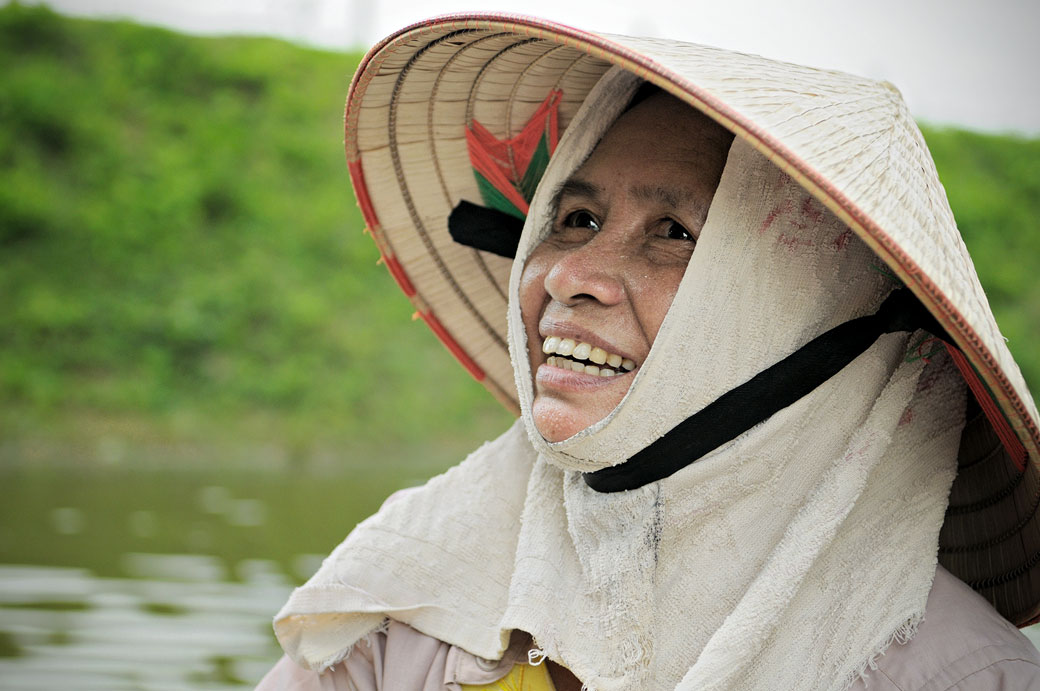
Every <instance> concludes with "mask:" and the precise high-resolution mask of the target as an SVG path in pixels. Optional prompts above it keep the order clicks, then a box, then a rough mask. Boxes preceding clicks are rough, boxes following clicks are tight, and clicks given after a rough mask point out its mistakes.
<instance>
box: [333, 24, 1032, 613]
mask: <svg viewBox="0 0 1040 691" xmlns="http://www.w3.org/2000/svg"><path fill="white" fill-rule="evenodd" d="M612 65H617V66H620V67H621V68H623V69H626V70H628V71H630V72H633V73H635V74H636V75H637V76H639V77H641V78H643V79H645V80H647V81H650V82H652V83H654V84H656V85H658V86H659V87H661V88H662V89H664V90H665V91H667V92H669V93H671V94H673V95H675V96H676V97H678V98H680V99H681V100H683V101H685V102H687V103H689V104H690V105H691V106H693V107H695V108H697V109H698V110H700V111H701V112H703V113H705V114H706V115H708V116H709V117H711V118H712V119H714V120H715V121H717V122H718V123H720V124H721V125H722V126H724V127H726V128H727V129H729V130H730V131H732V132H734V134H735V135H736V136H738V137H740V138H742V139H744V140H745V141H747V142H748V143H749V144H750V145H751V146H753V147H754V148H755V149H756V150H758V151H759V152H761V153H762V154H764V155H765V156H766V157H768V158H769V159H770V160H771V161H772V162H773V163H775V164H776V165H777V166H778V167H780V168H781V169H782V170H784V171H785V172H786V173H787V174H789V175H790V176H791V177H793V178H794V179H795V180H797V181H798V182H799V183H800V184H801V185H802V186H803V187H805V189H806V190H808V191H809V192H810V193H811V194H812V195H813V196H814V197H816V198H817V199H819V200H820V202H821V203H823V204H824V205H825V206H826V207H827V208H828V209H830V210H831V211H832V212H833V213H834V214H835V215H836V216H837V217H839V218H840V219H841V220H842V221H844V222H845V223H846V224H847V225H848V226H849V228H850V229H851V230H852V231H853V232H854V233H855V234H856V235H858V236H859V237H860V238H861V239H862V240H863V241H864V242H865V243H866V244H867V245H868V246H869V247H870V248H871V249H872V250H873V251H874V252H875V253H876V254H877V256H878V258H879V259H880V260H881V261H882V262H883V263H884V265H885V266H886V267H887V270H890V271H891V272H892V273H893V274H894V275H895V276H897V277H898V278H899V279H900V280H901V281H902V282H903V283H904V284H906V285H907V286H908V287H909V288H910V289H911V290H912V291H913V293H914V294H915V295H916V296H917V297H918V299H919V300H920V301H921V302H922V303H923V304H924V305H925V306H926V307H927V309H928V310H929V311H930V312H931V313H932V314H933V315H934V316H935V318H936V319H937V320H938V321H939V323H940V324H941V325H942V326H943V327H944V328H945V330H946V332H947V334H948V336H949V338H950V339H951V340H952V342H953V343H952V344H953V345H955V346H956V348H957V349H959V351H960V353H963V359H964V361H963V362H962V363H961V364H962V370H963V371H965V372H967V373H968V375H969V376H968V377H966V378H968V379H969V382H970V383H972V384H973V386H974V388H973V393H974V394H975V395H976V398H978V400H979V403H980V404H981V406H982V408H983V410H984V411H985V412H986V413H987V414H986V415H982V414H980V415H977V416H975V417H974V419H972V420H969V423H968V425H967V427H966V429H965V436H964V439H963V441H962V445H961V466H962V469H961V471H960V473H959V475H958V480H957V482H956V483H955V484H954V488H953V491H952V493H951V509H950V511H949V512H948V514H947V519H946V522H945V524H944V527H943V533H942V536H941V546H940V559H941V561H942V562H943V563H944V565H945V566H947V568H949V569H950V570H951V571H953V572H954V573H955V574H957V575H958V576H959V577H960V578H961V579H962V580H964V581H966V582H968V583H969V584H971V585H973V587H975V588H976V590H978V591H979V592H981V593H982V594H983V595H985V596H986V597H987V598H988V599H990V601H991V602H993V603H994V605H995V606H996V607H997V608H998V609H999V610H1000V611H1001V613H1002V614H1004V616H1006V617H1007V618H1008V619H1010V620H1011V621H1013V622H1015V623H1018V624H1025V623H1029V622H1032V621H1033V620H1035V619H1036V618H1037V617H1038V615H1040V573H1036V574H1034V571H1035V567H1036V566H1037V564H1040V523H1038V521H1037V520H1036V513H1037V509H1038V506H1040V471H1038V465H1037V463H1038V459H1040V426H1038V419H1040V416H1038V414H1037V410H1036V405H1035V403H1034V401H1033V399H1032V397H1031V396H1030V395H1029V392H1028V389H1027V387H1026V384H1025V381H1024V379H1023V378H1022V375H1021V373H1020V371H1019V369H1018V366H1017V365H1016V363H1015V362H1014V359H1013V358H1012V356H1011V353H1010V351H1009V350H1008V349H1007V346H1006V345H1005V343H1004V341H1003V339H1002V338H1001V336H1000V332H999V330H998V328H997V325H996V322H995V320H994V318H993V315H992V312H991V310H990V308H989V305H988V301H987V300H986V297H985V294H984V292H983V289H982V286H981V284H980V283H979V281H978V278H977V276H976V274H975V271H974V268H973V266H972V264H971V260H970V257H969V256H968V252H967V249H966V248H965V246H964V244H963V242H962V241H961V238H960V234H959V232H958V231H957V227H956V224H955V222H954V219H953V215H952V212H951V211H950V208H949V204H948V202H947V200H946V197H945V192H944V191H943V188H942V185H941V184H940V182H939V180H938V176H937V174H936V172H935V167H934V164H933V163H932V160H931V156H930V155H929V153H928V150H927V147H926V146H925V143H924V140H923V138H922V137H921V134H920V131H919V130H918V128H917V125H916V124H915V122H914V120H913V118H912V117H911V115H910V113H909V112H908V111H907V109H906V107H905V105H904V103H903V101H902V98H901V97H900V96H899V94H898V92H897V91H896V90H895V89H894V87H892V86H891V85H889V84H886V83H881V82H875V81H872V80H868V79H864V78H860V77H856V76H852V75H848V74H844V73H839V72H833V71H826V70H817V69H812V68H807V67H802V66H798V65H791V64H787V63H782V62H777V61H773V60H767V59H765V58H761V57H758V56H754V55H747V54H741V53H733V52H729V51H724V50H719V49H715V48H709V47H704V46H696V45H691V44H684V43H679V42H674V41H664V40H659V39H640V38H631V37H625V36H606V35H597V34H592V33H588V32H584V31H580V30H577V29H574V28H571V27H567V26H564V25H560V24H555V23H552V22H548V21H543V20H539V19H534V18H530V17H523V16H517V15H502V14H456V15H448V16H444V17H439V18H435V19H431V20H429V21H426V22H422V23H420V24H415V25H412V26H409V27H406V28H405V29H402V30H401V31H399V32H397V33H395V34H394V35H392V36H390V37H388V38H387V39H385V40H384V41H383V42H381V43H380V44H378V45H377V46H375V47H374V48H373V49H372V50H371V51H370V52H369V53H368V54H367V55H366V57H365V58H364V60H363V61H362V63H361V65H360V67H359V69H358V71H357V73H356V75H355V77H354V80H353V82H352V84H351V88H350V94H349V96H348V99H347V106H346V153H347V161H348V165H349V168H350V174H351V179H352V181H353V184H354V189H355V191H356V193H357V198H358V202H359V205H360V207H361V210H362V213H363V215H364V218H365V221H366V224H367V225H368V230H369V231H370V232H371V234H372V236H373V238H374V239H375V241H376V243H377V245H378V246H379V250H380V252H381V254H382V257H383V261H384V262H385V264H386V266H387V268H388V269H389V271H390V273H391V275H392V276H393V277H394V279H395V280H396V282H397V283H398V285H399V286H400V287H401V289H402V290H403V291H404V292H405V294H406V295H407V296H408V297H409V298H410V299H411V300H412V302H413V303H414V304H415V307H416V309H417V312H418V315H419V316H420V317H421V318H422V319H423V320H424V321H425V322H426V323H427V324H428V325H429V326H430V328H431V329H432V330H433V331H434V333H435V334H436V335H437V337H438V338H439V339H440V340H441V341H442V342H443V343H444V344H445V345H446V346H447V347H448V349H449V350H450V351H451V352H452V354H453V355H455V357H456V358H457V359H458V360H459V361H460V362H461V363H462V364H463V366H464V367H465V368H466V369H467V371H469V373H470V374H471V375H472V376H474V377H475V378H476V379H477V380H478V381H480V382H481V383H482V384H483V385H484V386H485V387H487V388H488V389H489V390H490V391H491V392H492V394H494V395H495V396H496V398H498V399H499V400H500V401H501V402H502V403H503V404H504V405H506V406H507V407H508V408H510V409H511V410H513V411H516V410H517V409H518V405H517V401H516V392H515V387H514V385H513V370H512V366H511V364H510V359H509V352H508V346H507V339H506V303H507V292H506V286H507V285H508V278H509V271H510V267H511V262H510V261H509V260H508V259H505V258H502V257H499V256H495V255H492V254H490V253H486V252H482V251H479V250H475V249H472V248H469V247H464V246H461V245H458V244H456V243H455V242H454V241H453V240H452V238H451V236H450V235H449V233H448V229H447V218H448V215H449V214H450V212H451V210H452V209H453V208H454V207H455V206H456V205H457V204H458V203H459V202H460V201H463V200H467V201H471V202H476V203H479V202H480V199H481V197H480V192H479V190H478V187H477V182H476V180H475V178H474V175H473V169H472V167H471V164H470V160H469V156H468V153H467V148H466V134H465V132H466V127H467V126H472V124H473V123H474V121H476V122H479V123H480V124H481V125H483V126H484V127H486V128H488V129H489V130H490V131H491V132H492V133H494V134H495V136H497V137H499V138H502V139H505V138H508V137H510V136H512V135H513V134H515V133H516V132H517V131H519V130H520V129H521V128H522V127H523V126H524V124H525V123H526V122H527V120H528V118H529V117H530V116H531V113H532V112H534V111H535V109H537V108H538V107H539V105H541V104H542V102H543V101H544V99H545V98H546V95H547V94H548V93H549V92H550V91H551V90H554V89H556V90H560V91H561V92H562V96H561V98H560V102H559V114H558V122H559V129H560V131H561V132H562V131H563V130H565V129H566V127H567V124H568V123H569V122H570V119H571V117H573V115H574V113H575V112H576V110H577V108H578V107H579V106H580V104H581V103H582V101H583V100H584V98H585V95H586V94H587V93H588V92H589V90H591V88H592V87H593V85H594V84H595V83H596V81H597V80H598V79H599V77H600V76H601V75H602V74H603V73H604V72H605V71H606V70H607V69H609V68H610V67H611V66H612ZM972 373H974V374H975V375H977V376H972ZM910 460H912V459H910Z"/></svg>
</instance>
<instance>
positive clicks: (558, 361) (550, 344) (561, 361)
mask: <svg viewBox="0 0 1040 691" xmlns="http://www.w3.org/2000/svg"><path fill="white" fill-rule="evenodd" d="M542 352H543V353H545V354H546V355H550V356H552V355H554V354H555V355H564V356H569V357H571V358H573V359H574V360H587V361H589V363H591V364H590V365H589V369H595V370H596V371H595V372H589V374H595V375H597V376H603V377H612V376H614V375H616V374H620V373H622V372H631V371H632V370H634V369H635V368H636V363H635V362H634V361H633V360H630V359H628V358H623V357H621V356H620V355H617V354H616V353H608V352H607V351H606V350H604V349H603V348H600V347H599V346H594V345H592V344H591V343H585V342H578V341H575V340H574V339H573V338H561V337H560V336H548V337H546V339H545V340H544V341H543V342H542ZM546 362H547V363H548V364H549V365H551V366H553V367H561V368H563V369H572V370H573V371H575V372H585V371H587V369H586V363H585V362H581V363H574V362H573V361H572V360H567V359H566V358H562V357H560V358H558V357H549V358H548V359H547V360H546ZM575 364H577V365H578V366H577V367H575V366H574V365H575ZM592 365H597V366H596V367H593V366H592ZM599 365H609V369H608V368H606V367H600V366H599ZM604 370H606V371H609V372H610V374H604V373H603V371H604Z"/></svg>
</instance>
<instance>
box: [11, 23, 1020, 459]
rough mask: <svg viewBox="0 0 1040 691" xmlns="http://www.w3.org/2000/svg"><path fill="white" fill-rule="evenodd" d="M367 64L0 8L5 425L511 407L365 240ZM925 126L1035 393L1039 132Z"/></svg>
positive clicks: (325, 434)
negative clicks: (354, 151) (360, 204)
mask: <svg viewBox="0 0 1040 691" xmlns="http://www.w3.org/2000/svg"><path fill="white" fill-rule="evenodd" d="M359 57H360V56H358V55H344V54H335V53H329V52H320V51H315V50H308V49H304V48H300V47H296V46H292V45H289V44H286V43H284V42H280V41H275V40H270V39H245V38H222V39H203V38H192V37H187V36H183V35H178V34H174V33H171V32H168V31H164V30H161V29H155V28H147V27H141V26H137V25H133V24H129V23H123V22H96V21H85V20H74V19H67V18H62V17H59V16H57V15H55V14H53V13H52V12H50V11H49V10H47V9H45V8H42V7H37V6H33V7H27V6H21V5H18V4H10V5H7V6H5V7H2V8H0V257H2V260H0V438H3V439H6V440H11V439H58V440H67V441H69V442H70V443H75V442H76V441H77V440H81V439H91V438H97V437H99V436H107V437H111V438H113V439H116V440H117V441H118V440H123V441H126V440H129V441H130V442H131V443H141V444H162V443H163V442H164V441H170V440H180V441H183V440H192V441H197V442H199V443H212V442H226V441H229V440H232V441H234V440H240V441H245V442H248V443H255V444H264V443H274V444H280V445H284V446H285V447H287V448H289V449H290V450H291V453H290V455H292V454H297V455H305V456H306V455H309V454H312V453H313V449H314V448H315V447H316V446H321V445H326V446H331V447H335V446H337V445H342V444H346V443H348V442H350V443H360V444H362V445H369V448H374V447H375V445H376V444H377V443H378V444H384V443H389V444H400V445H401V446H402V448H403V447H408V446H412V447H413V448H414V447H415V446H416V445H418V444H420V443H421V444H426V445H428V447H429V448H434V447H437V445H438V444H442V445H443V444H448V443H449V442H448V440H452V442H451V444H452V448H453V452H452V453H454V449H460V448H466V447H471V446H472V445H473V443H474V442H475V441H477V440H480V439H484V438H487V437H489V436H492V435H495V434H497V432H498V431H499V430H501V429H503V428H504V427H505V426H506V425H507V424H508V422H509V416H508V415H507V414H506V413H505V412H503V411H502V410H500V408H499V406H498V404H497V403H496V402H495V401H494V400H493V399H492V398H491V397H490V396H489V395H487V394H486V393H485V392H484V390H483V389H482V388H481V387H480V386H479V385H478V384H476V383H475V382H472V381H471V380H469V378H468V377H467V376H466V375H465V374H464V373H463V371H462V370H461V369H460V368H459V367H458V366H457V365H456V364H454V362H453V361H452V359H451V357H450V356H449V355H448V354H447V352H446V351H445V350H444V349H443V348H442V347H441V346H440V345H439V344H438V343H437V341H436V340H435V339H434V337H433V336H432V335H431V334H430V333H428V331H427V330H426V329H425V328H424V327H423V326H422V323H421V322H412V321H410V320H409V316H410V315H411V313H412V308H411V307H410V305H409V304H408V302H407V301H406V300H405V299H404V298H403V297H402V296H401V295H400V293H399V291H398V290H397V289H396V287H395V286H394V285H393V283H392V281H391V280H390V278H389V277H388V276H387V275H386V271H385V270H384V269H383V268H382V267H378V266H376V259H377V257H378V255H377V252H376V250H375V247H374V245H373V244H372V242H371V240H370V239H369V238H367V237H365V236H364V235H363V234H362V232H361V230H362V225H363V224H362V221H361V218H360V215H359V213H358V212H357V209H356V207H355V205H354V200H353V195H352V192H351V190H350V186H349V181H348V177H347V171H346V166H345V165H344V161H343V154H342V147H341V140H342V133H341V126H342V124H341V117H342V115H341V114H342V102H343V98H344V96H345V94H346V91H347V87H348V84H349V79H350V76H351V74H352V73H353V71H354V68H355V66H356V64H357V62H358V60H359ZM926 135H927V138H928V141H929V144H930V145H931V146H932V148H933V151H934V153H935V157H936V160H937V164H938V167H939V171H940V174H941V176H942V178H943V181H944V183H945V184H946V186H947V189H948V190H949V193H950V197H951V200H952V203H953V207H954V211H955V213H956V215H957V217H958V219H959V222H960V225H961V228H962V230H963V233H964V236H965V240H966V242H967V243H968V245H969V247H970V248H971V250H972V253H973V255H974V257H975V259H976V264H977V266H978V269H979V273H980V275H981V277H982V281H983V284H984V285H985V286H986V287H987V289H988V291H989V294H990V296H991V298H992V300H993V304H994V308H995V310H996V312H997V316H998V319H999V320H1000V322H1001V324H1002V326H1003V328H1004V333H1005V335H1006V336H1008V337H1009V338H1010V346H1011V349H1012V351H1013V352H1014V353H1015V355H1016V356H1017V357H1018V359H1019V362H1020V363H1021V364H1022V367H1023V369H1024V370H1025V373H1026V376H1027V378H1028V379H1029V380H1030V381H1031V382H1032V385H1033V389H1034V390H1037V389H1040V351H1037V350H1036V349H1035V348H1031V347H1030V345H1032V344H1033V343H1036V342H1038V341H1040V281H1038V280H1037V276H1038V274H1040V220H1038V219H1040V140H1029V139H1021V138H1015V137H1004V136H988V135H980V134H972V133H968V132H961V131H947V130H933V129H928V130H927V131H926ZM120 443H122V442H120ZM9 448H10V447H9ZM19 448H22V447H19ZM438 448H441V449H442V451H441V453H442V454H443V453H444V452H443V446H441V447H438ZM431 453H433V452H432V451H431ZM434 455H436V454H434Z"/></svg>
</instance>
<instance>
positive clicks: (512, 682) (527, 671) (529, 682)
mask: <svg viewBox="0 0 1040 691" xmlns="http://www.w3.org/2000/svg"><path fill="white" fill-rule="evenodd" d="M460 686H461V687H462V691H556V687H555V686H553V683H552V679H550V678H549V670H548V669H546V666H545V665H528V664H516V665H513V669H511V670H509V674H507V675H505V676H504V677H502V678H501V679H499V680H498V681H493V682H491V683H490V684H476V685H471V684H460Z"/></svg>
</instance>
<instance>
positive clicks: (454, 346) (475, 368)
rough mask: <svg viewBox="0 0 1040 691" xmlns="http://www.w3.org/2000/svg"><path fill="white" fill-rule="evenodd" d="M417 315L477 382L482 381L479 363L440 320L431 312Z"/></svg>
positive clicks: (482, 376)
mask: <svg viewBox="0 0 1040 691" xmlns="http://www.w3.org/2000/svg"><path fill="white" fill-rule="evenodd" d="M419 316H420V317H422V318H423V321H424V322H426V325H427V326H429V327H430V329H431V330H432V331H433V333H435V334H437V338H439V339H441V343H443V344H444V346H445V347H446V348H447V349H448V350H449V351H450V352H451V354H452V355H454V356H455V358H456V359H457V360H458V361H459V362H461V363H462V366H463V367H465V368H466V371H468V372H469V373H470V374H471V375H473V378H474V379H476V380H477V381H479V382H482V381H484V377H485V376H486V375H485V374H484V370H482V369H481V368H480V365H478V364H477V363H475V362H474V361H473V359H472V358H470V356H469V355H468V354H467V353H466V351H465V350H463V349H462V347H461V346H459V344H458V343H457V342H456V341H455V339H454V338H452V337H451V334H449V333H448V330H447V329H445V328H444V325H443V324H441V322H440V320H439V319H437V317H435V316H433V313H432V312H419Z"/></svg>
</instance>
